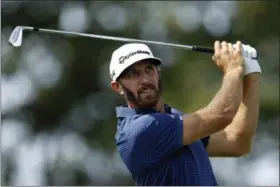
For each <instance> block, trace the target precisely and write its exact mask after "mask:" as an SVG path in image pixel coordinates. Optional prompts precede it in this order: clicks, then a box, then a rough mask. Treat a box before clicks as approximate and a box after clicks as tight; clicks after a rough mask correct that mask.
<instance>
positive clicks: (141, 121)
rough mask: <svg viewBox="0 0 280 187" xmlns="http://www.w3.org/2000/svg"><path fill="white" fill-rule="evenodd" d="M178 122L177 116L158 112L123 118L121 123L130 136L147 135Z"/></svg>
mask: <svg viewBox="0 0 280 187" xmlns="http://www.w3.org/2000/svg"><path fill="white" fill-rule="evenodd" d="M178 121H181V119H180V116H179V115H176V114H167V113H160V112H159V113H150V114H143V115H135V116H133V117H128V118H125V119H124V120H123V121H122V126H123V127H124V129H125V131H126V132H127V133H128V134H130V136H135V135H140V134H146V135H147V134H151V133H155V132H157V131H158V130H159V129H162V128H166V127H168V126H169V125H170V124H172V123H175V122H178Z"/></svg>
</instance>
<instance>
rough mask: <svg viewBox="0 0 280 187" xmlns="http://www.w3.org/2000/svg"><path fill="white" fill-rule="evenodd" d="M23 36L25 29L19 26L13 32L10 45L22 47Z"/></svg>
mask: <svg viewBox="0 0 280 187" xmlns="http://www.w3.org/2000/svg"><path fill="white" fill-rule="evenodd" d="M22 34H23V27H21V26H17V27H16V28H15V29H14V30H13V32H12V34H11V36H10V38H9V43H10V44H12V45H13V46H15V47H19V46H21V44H22Z"/></svg>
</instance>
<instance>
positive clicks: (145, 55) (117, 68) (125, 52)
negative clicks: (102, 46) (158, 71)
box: [110, 43, 162, 81]
mask: <svg viewBox="0 0 280 187" xmlns="http://www.w3.org/2000/svg"><path fill="white" fill-rule="evenodd" d="M145 59H152V60H153V61H154V62H155V64H156V65H160V64H161V62H162V60H161V59H159V58H156V57H154V55H153V53H152V51H151V50H150V48H149V47H148V46H147V45H145V44H141V43H129V44H125V45H122V46H121V47H119V48H118V49H116V50H115V51H114V52H113V54H112V58H111V62H110V76H111V78H112V80H113V81H115V80H117V78H118V77H119V76H120V75H121V73H122V72H123V71H124V70H125V69H126V68H128V67H129V66H131V65H132V64H135V63H137V62H139V61H141V60H145Z"/></svg>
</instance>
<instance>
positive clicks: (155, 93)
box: [120, 79, 162, 109]
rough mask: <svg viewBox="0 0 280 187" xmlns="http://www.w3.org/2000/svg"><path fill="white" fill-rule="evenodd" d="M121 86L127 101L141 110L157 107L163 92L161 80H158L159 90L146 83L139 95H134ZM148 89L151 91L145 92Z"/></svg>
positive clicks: (138, 92)
mask: <svg viewBox="0 0 280 187" xmlns="http://www.w3.org/2000/svg"><path fill="white" fill-rule="evenodd" d="M120 84H121V83H120ZM121 86H122V88H123V91H124V95H125V97H126V99H127V100H128V101H130V102H131V103H133V104H134V105H136V107H137V108H139V109H152V108H154V107H155V106H156V105H157V103H158V101H159V99H160V96H161V92H162V85H161V80H160V79H159V80H158V89H157V88H156V87H155V86H154V85H152V84H148V83H146V84H145V85H142V86H141V88H140V89H139V90H138V91H137V94H134V93H133V92H132V91H130V90H129V89H128V88H127V87H125V86H124V85H123V84H121ZM147 89H149V91H148V92H145V90H147Z"/></svg>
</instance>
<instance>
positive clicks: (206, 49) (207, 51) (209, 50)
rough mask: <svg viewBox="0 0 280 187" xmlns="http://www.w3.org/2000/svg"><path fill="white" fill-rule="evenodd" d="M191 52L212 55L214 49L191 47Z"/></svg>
mask: <svg viewBox="0 0 280 187" xmlns="http://www.w3.org/2000/svg"><path fill="white" fill-rule="evenodd" d="M192 50H193V51H198V52H204V53H212V54H214V49H213V48H210V47H201V46H193V48H192Z"/></svg>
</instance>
